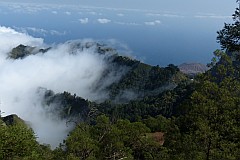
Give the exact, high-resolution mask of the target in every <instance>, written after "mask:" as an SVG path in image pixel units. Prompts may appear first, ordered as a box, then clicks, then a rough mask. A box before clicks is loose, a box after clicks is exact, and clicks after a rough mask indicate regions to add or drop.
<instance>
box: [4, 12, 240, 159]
mask: <svg viewBox="0 0 240 160" xmlns="http://www.w3.org/2000/svg"><path fill="white" fill-rule="evenodd" d="M233 18H234V24H225V26H224V28H223V30H221V31H219V32H218V34H219V36H218V41H219V42H220V44H221V46H222V49H223V50H216V51H215V52H214V56H215V57H214V58H213V59H212V62H211V63H210V64H209V66H210V67H211V69H210V70H209V71H207V72H206V73H204V74H200V75H198V76H196V77H195V78H194V80H193V81H191V80H188V79H187V78H186V76H184V75H183V74H181V73H180V72H179V70H178V68H177V67H176V66H174V65H169V66H168V67H166V68H160V67H159V66H156V67H152V66H149V65H146V64H143V63H141V62H139V61H135V60H131V59H129V58H126V57H121V56H116V57H115V59H114V63H116V64H118V65H125V66H127V67H128V68H129V72H128V73H127V74H126V75H124V77H123V78H122V79H121V80H120V81H119V82H118V83H115V84H113V85H111V86H110V87H109V88H108V89H109V90H110V93H111V99H109V100H107V101H105V102H103V103H100V104H97V103H94V102H90V101H88V100H84V99H82V98H80V97H77V96H76V95H71V94H70V93H67V92H64V93H62V94H54V93H53V92H51V91H45V103H44V104H45V106H46V107H49V106H50V104H51V103H54V102H55V101H57V102H59V105H60V106H61V107H60V108H59V109H60V112H59V114H60V116H61V117H62V118H66V117H74V120H75V121H76V127H75V128H74V129H73V130H72V131H71V132H70V133H69V135H68V137H67V139H66V140H64V142H63V143H62V144H60V145H59V147H58V148H56V149H55V150H50V149H49V146H44V145H40V144H38V143H37V142H36V137H35V135H34V133H33V131H32V130H31V129H30V128H29V127H28V126H27V125H26V124H25V123H24V121H22V120H21V119H20V118H18V117H17V116H16V115H12V116H8V117H0V159H31V160H32V159H33V160H34V159H56V160H61V159H64V160H65V159H68V160H75V159H82V160H87V159H88V160H93V159H97V160H105V159H126V160H127V159H139V160H140V159H141V160H145V159H155V160H158V159H163V160H169V159H171V160H188V159H189V160H192V159H194V160H195V159H196V160H198V159H199V160H200V159H201V160H202V159H206V160H238V159H240V72H239V71H240V62H239V58H238V57H239V53H240V44H239V27H240V23H239V10H238V9H237V10H236V12H235V14H234V15H233ZM102 52H104V51H103V50H102ZM225 52H226V53H225ZM169 84H174V87H169ZM166 85H167V87H165V88H163V87H164V86H166ZM170 86H171V85H170ZM126 89H132V90H133V91H134V93H137V96H136V97H135V98H136V99H135V100H126V101H125V100H123V103H121V99H118V101H117V100H116V98H117V96H119V94H120V93H121V92H122V91H124V90H126ZM0 113H1V112H0ZM0 115H1V114H0Z"/></svg>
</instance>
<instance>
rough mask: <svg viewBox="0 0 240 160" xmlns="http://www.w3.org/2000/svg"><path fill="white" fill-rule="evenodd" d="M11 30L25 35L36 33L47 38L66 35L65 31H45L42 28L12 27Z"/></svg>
mask: <svg viewBox="0 0 240 160" xmlns="http://www.w3.org/2000/svg"><path fill="white" fill-rule="evenodd" d="M13 28H14V29H16V30H17V31H20V32H23V33H27V34H31V33H37V34H40V35H42V36H47V35H48V34H51V35H57V36H62V35H66V31H64V32H59V31H57V30H46V29H43V28H35V27H13Z"/></svg>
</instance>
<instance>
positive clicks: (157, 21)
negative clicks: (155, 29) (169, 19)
mask: <svg viewBox="0 0 240 160" xmlns="http://www.w3.org/2000/svg"><path fill="white" fill-rule="evenodd" d="M144 23H145V25H147V26H155V25H158V24H161V21H160V20H155V21H151V22H144Z"/></svg>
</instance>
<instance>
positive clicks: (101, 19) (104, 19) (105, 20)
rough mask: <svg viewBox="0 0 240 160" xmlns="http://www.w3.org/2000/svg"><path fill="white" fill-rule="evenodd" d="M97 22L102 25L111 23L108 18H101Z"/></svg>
mask: <svg viewBox="0 0 240 160" xmlns="http://www.w3.org/2000/svg"><path fill="white" fill-rule="evenodd" d="M97 21H98V22H99V23H101V24H106V23H110V22H111V20H110V19H106V18H99V19H98V20H97Z"/></svg>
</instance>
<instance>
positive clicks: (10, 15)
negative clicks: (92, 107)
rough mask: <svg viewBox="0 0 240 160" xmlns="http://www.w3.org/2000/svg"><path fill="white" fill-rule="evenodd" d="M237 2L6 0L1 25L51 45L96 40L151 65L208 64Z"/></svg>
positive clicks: (0, 4) (0, 13) (1, 7)
mask: <svg viewBox="0 0 240 160" xmlns="http://www.w3.org/2000/svg"><path fill="white" fill-rule="evenodd" d="M235 7H237V4H236V2H235V0H231V1H230V0H211V1H209V0H202V1H199V0H184V1H179V0H172V1H161V0H149V1H146V0H121V1H109V0H51V1H50V0H41V1H39V0H7V1H6V0H2V1H1V2H0V16H1V19H0V25H1V26H5V27H10V28H12V29H14V30H16V31H18V32H24V33H27V34H29V35H31V36H33V37H37V38H43V39H44V42H45V43H47V44H52V43H64V42H66V41H68V40H76V39H93V40H96V41H99V42H101V43H106V44H109V45H111V46H112V47H114V48H117V49H118V50H119V52H120V53H121V54H125V55H129V56H131V57H134V58H137V59H139V60H141V61H143V62H145V63H148V64H152V65H160V66H166V65H168V64H170V63H173V64H177V65H178V64H181V63H184V62H200V63H205V64H206V63H208V62H209V61H210V60H211V57H212V53H213V51H214V50H215V49H217V48H219V45H218V44H217V43H216V36H217V34H216V32H217V31H218V30H220V29H221V28H222V27H223V24H224V22H231V21H232V20H231V15H232V13H233V12H234V9H235Z"/></svg>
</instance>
